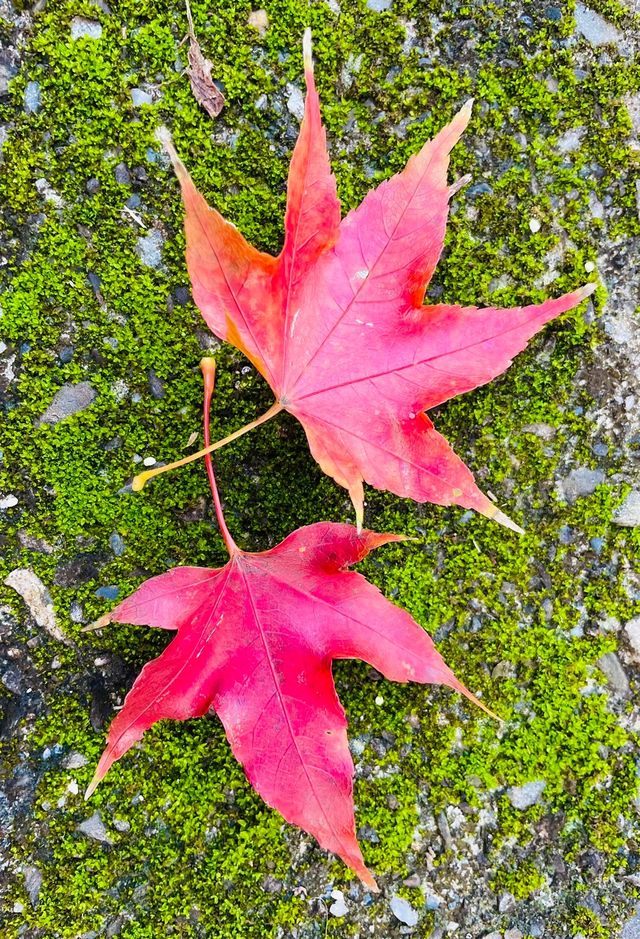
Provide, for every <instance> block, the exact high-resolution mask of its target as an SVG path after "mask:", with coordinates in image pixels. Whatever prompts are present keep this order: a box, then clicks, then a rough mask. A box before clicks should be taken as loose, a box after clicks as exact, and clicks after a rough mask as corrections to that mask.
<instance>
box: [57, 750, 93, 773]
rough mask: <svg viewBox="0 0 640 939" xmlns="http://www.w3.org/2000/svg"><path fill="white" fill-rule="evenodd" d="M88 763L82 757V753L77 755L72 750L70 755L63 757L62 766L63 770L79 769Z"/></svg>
mask: <svg viewBox="0 0 640 939" xmlns="http://www.w3.org/2000/svg"><path fill="white" fill-rule="evenodd" d="M88 762H89V761H88V759H87V758H86V756H83V755H82V753H78V751H77V750H72V751H71V753H70V754H69V755H68V756H66V757H65V759H64V762H63V766H64V768H65V769H81V768H82V767H83V766H86V765H87V763H88Z"/></svg>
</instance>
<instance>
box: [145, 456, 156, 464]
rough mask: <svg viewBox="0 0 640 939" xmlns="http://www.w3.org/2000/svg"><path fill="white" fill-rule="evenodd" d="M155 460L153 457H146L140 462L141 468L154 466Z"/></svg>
mask: <svg viewBox="0 0 640 939" xmlns="http://www.w3.org/2000/svg"><path fill="white" fill-rule="evenodd" d="M155 463H156V458H155V457H154V456H146V457H145V458H144V460H143V461H142V464H143V466H155Z"/></svg>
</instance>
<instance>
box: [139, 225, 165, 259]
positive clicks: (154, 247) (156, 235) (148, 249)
mask: <svg viewBox="0 0 640 939" xmlns="http://www.w3.org/2000/svg"><path fill="white" fill-rule="evenodd" d="M163 244H164V237H163V235H162V232H160V231H158V229H157V228H154V229H152V230H151V231H150V232H149V233H148V234H147V235H143V236H142V237H141V238H138V241H137V244H136V254H137V255H138V257H139V258H140V260H141V261H142V263H143V264H144V265H145V267H152V268H154V269H158V268H159V267H161V266H162V246H163Z"/></svg>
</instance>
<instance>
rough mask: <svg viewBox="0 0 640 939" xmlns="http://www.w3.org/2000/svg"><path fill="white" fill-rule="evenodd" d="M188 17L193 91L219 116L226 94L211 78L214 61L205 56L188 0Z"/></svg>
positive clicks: (204, 106) (189, 69)
mask: <svg viewBox="0 0 640 939" xmlns="http://www.w3.org/2000/svg"><path fill="white" fill-rule="evenodd" d="M187 19H188V21H189V52H188V53H187V56H188V59H189V67H188V68H187V74H188V76H189V82H190V84H191V90H192V91H193V95H194V97H195V99H196V101H197V102H198V104H199V105H201V106H202V107H203V108H204V109H205V111H206V112H207V114H209V115H210V116H211V117H217V116H218V114H220V111H222V109H223V107H224V105H225V100H224V95H223V94H222V92H221V91H220V89H219V88H216V86H215V85H214V83H213V79H212V78H211V69H212V68H213V63H212V62H211V60H210V59H206V58H205V57H204V55H203V54H202V49H201V48H200V44H199V43H198V40H197V39H196V34H195V31H194V28H193V19H192V18H191V8H190V7H189V2H188V0H187Z"/></svg>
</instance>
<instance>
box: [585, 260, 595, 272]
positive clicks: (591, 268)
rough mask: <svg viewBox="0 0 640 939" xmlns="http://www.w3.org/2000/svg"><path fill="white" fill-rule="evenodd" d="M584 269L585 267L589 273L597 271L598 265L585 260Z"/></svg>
mask: <svg viewBox="0 0 640 939" xmlns="http://www.w3.org/2000/svg"><path fill="white" fill-rule="evenodd" d="M584 269H585V271H586V272H587V274H591V272H592V271H595V269H596V266H595V264H594V263H593V261H585V262H584Z"/></svg>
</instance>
